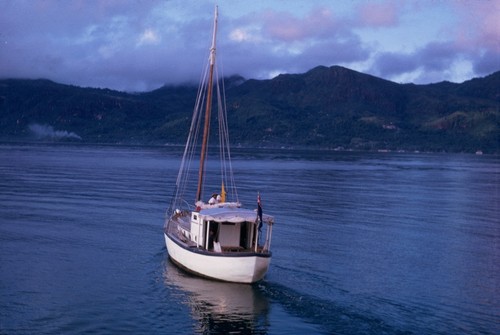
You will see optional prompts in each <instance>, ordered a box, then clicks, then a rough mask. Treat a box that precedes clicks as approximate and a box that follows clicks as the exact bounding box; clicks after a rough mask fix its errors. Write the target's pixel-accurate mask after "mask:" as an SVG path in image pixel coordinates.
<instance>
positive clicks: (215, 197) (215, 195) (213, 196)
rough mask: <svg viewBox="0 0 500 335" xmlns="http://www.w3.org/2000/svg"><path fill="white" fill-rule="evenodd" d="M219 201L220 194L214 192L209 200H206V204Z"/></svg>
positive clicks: (213, 203)
mask: <svg viewBox="0 0 500 335" xmlns="http://www.w3.org/2000/svg"><path fill="white" fill-rule="evenodd" d="M219 201H220V195H218V194H217V193H214V194H212V197H211V198H210V200H208V204H209V205H215V204H217V203H219Z"/></svg>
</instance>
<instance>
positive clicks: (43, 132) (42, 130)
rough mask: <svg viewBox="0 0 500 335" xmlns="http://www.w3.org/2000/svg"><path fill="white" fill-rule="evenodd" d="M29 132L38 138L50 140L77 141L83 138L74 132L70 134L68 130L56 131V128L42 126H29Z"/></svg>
mask: <svg viewBox="0 0 500 335" xmlns="http://www.w3.org/2000/svg"><path fill="white" fill-rule="evenodd" d="M28 128H29V130H30V131H31V132H32V133H33V134H34V135H35V136H36V137H37V138H42V139H43V138H50V139H62V138H69V139H77V140H81V139H82V138H81V137H80V136H78V135H77V134H76V133H74V132H68V131H66V130H54V127H52V126H49V125H41V124H36V123H35V124H30V125H29V126H28Z"/></svg>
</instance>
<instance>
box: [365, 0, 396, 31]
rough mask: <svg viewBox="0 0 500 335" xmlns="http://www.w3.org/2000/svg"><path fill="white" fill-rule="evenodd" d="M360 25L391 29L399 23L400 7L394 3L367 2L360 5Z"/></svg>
mask: <svg viewBox="0 0 500 335" xmlns="http://www.w3.org/2000/svg"><path fill="white" fill-rule="evenodd" d="M358 13H359V19H360V22H359V24H360V25H366V26H371V27H390V26H394V25H396V24H397V23H398V22H399V16H398V14H399V13H398V7H397V6H396V4H395V3H393V2H385V3H381V2H367V3H361V4H359V5H358Z"/></svg>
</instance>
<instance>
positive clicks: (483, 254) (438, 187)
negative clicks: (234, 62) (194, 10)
mask: <svg viewBox="0 0 500 335" xmlns="http://www.w3.org/2000/svg"><path fill="white" fill-rule="evenodd" d="M180 153H181V150H180V149H178V148H146V147H133V148H127V147H92V146H55V145H54V146H50V145H46V146H36V145H10V144H4V145H0V334H81V333H92V334H110V333H115V334H116V333H134V334H193V333H203V334H227V333H235V334H499V333H500V284H499V276H500V224H499V217H500V209H499V204H500V194H499V184H500V158H499V157H496V156H486V155H483V156H475V155H451V154H408V153H406V154H405V153H401V154H396V153H376V154H375V153H338V152H311V151H309V152H307V151H304V152H301V151H264V152H262V151H260V152H259V151H257V150H246V151H245V150H241V151H237V152H234V158H235V160H234V164H233V168H234V170H235V173H236V180H237V183H238V185H239V194H240V200H241V201H242V202H243V203H245V204H247V205H248V207H251V206H254V203H255V198H256V192H257V190H258V191H260V193H261V196H262V200H263V204H264V211H265V212H267V213H269V214H273V215H275V218H276V222H277V223H276V225H275V227H274V231H273V245H272V246H273V252H274V254H273V260H272V262H271V268H270V271H269V273H268V275H267V276H266V278H265V280H263V281H262V282H260V283H258V284H256V285H253V286H250V285H237V284H225V283H219V282H213V281H207V280H203V279H198V278H196V277H192V276H190V275H187V274H186V273H183V272H182V271H179V270H178V269H177V268H176V267H175V266H173V265H171V264H170V262H169V261H168V257H167V252H166V249H165V246H164V240H163V235H162V227H163V217H164V212H165V209H166V207H167V206H168V203H169V200H170V195H171V194H172V187H173V184H174V182H175V177H176V173H177V169H178V167H179V164H180Z"/></svg>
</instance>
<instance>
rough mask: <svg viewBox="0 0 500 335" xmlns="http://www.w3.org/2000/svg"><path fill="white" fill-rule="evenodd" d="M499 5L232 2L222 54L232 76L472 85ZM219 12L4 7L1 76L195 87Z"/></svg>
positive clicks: (175, 4)
mask: <svg viewBox="0 0 500 335" xmlns="http://www.w3.org/2000/svg"><path fill="white" fill-rule="evenodd" d="M499 3H500V2H498V1H451V2H436V1H431V0H418V1H417V0H408V1H404V2H399V1H394V0H388V1H368V0H359V1H351V0H344V1H339V2H336V3H335V4H334V5H332V3H331V2H329V1H324V0H311V1H307V2H291V3H288V2H287V3H286V4H285V3H284V2H282V1H277V0H269V1H265V2H254V3H252V4H249V3H246V2H245V3H243V2H233V1H231V2H229V1H228V2H227V3H224V4H221V7H220V17H219V23H220V25H219V35H218V38H219V41H218V45H219V49H218V56H219V58H220V59H222V61H223V64H224V74H225V75H231V74H241V75H243V76H245V77H247V78H258V79H262V78H269V76H271V75H273V74H276V73H279V72H285V73H293V72H305V71H307V70H309V69H310V68H312V67H315V66H317V65H327V66H328V65H333V64H339V63H340V64H341V65H344V66H347V67H351V68H354V69H356V70H359V71H367V72H370V73H372V74H375V75H380V76H383V77H384V78H386V79H393V78H401V77H402V76H403V77H404V76H406V78H416V76H415V73H416V72H419V71H420V72H422V71H427V72H428V73H431V72H432V73H433V78H439V75H441V78H442V80H450V79H456V78H458V79H461V78H464V79H467V78H468V77H470V76H473V75H478V74H488V73H491V72H494V71H497V70H498V69H499V68H500V66H499V64H498V59H500V45H499V42H498V41H499V40H500V31H499V28H498V23H497V17H496V15H497V14H496V13H498V12H499V8H498V6H499ZM212 13H213V5H212V3H211V2H199V1H194V0H169V1H163V0H148V1H141V2H128V1H121V0H93V1H59V0H43V1H42V0H33V1H15V0H7V1H4V2H2V10H1V11H0V77H2V78H6V77H16V78H19V77H24V78H48V79H51V80H54V81H57V82H61V83H66V84H74V85H79V86H92V87H109V88H113V89H119V90H127V91H142V90H150V89H154V88H157V87H159V86H161V85H163V84H165V83H170V84H173V83H180V82H188V81H190V82H195V81H197V80H198V79H199V76H200V73H201V70H202V67H203V62H204V61H205V60H206V57H208V53H207V52H208V48H209V46H210V39H211V26H212ZM459 65H460V66H459ZM356 66H357V67H358V68H355V67H356ZM463 69H466V70H463ZM410 74H412V75H411V76H410ZM434 74H435V76H434ZM420 78H422V79H421V80H425V79H424V77H420ZM428 78H429V77H428Z"/></svg>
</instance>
